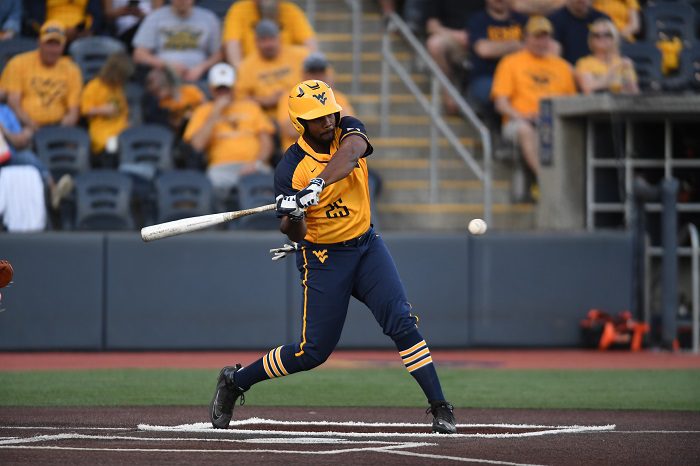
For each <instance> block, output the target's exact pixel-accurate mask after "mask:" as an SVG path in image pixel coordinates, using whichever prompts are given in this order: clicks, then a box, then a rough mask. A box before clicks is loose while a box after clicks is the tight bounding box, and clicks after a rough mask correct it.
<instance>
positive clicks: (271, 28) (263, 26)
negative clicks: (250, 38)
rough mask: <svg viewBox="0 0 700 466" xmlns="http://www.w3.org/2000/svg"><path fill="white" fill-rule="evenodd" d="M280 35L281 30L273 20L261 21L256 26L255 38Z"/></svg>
mask: <svg viewBox="0 0 700 466" xmlns="http://www.w3.org/2000/svg"><path fill="white" fill-rule="evenodd" d="M279 35H280V28H279V26H277V23H275V22H274V21H272V20H271V19H261V20H260V21H258V24H256V25H255V37H260V38H264V37H277V36H279Z"/></svg>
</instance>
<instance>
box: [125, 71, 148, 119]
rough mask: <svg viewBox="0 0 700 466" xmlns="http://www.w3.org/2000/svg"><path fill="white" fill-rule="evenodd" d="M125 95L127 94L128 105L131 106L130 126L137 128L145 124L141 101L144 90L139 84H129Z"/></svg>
mask: <svg viewBox="0 0 700 466" xmlns="http://www.w3.org/2000/svg"><path fill="white" fill-rule="evenodd" d="M124 93H125V94H126V103H127V105H128V106H129V124H130V125H131V126H137V125H140V124H141V123H143V111H142V105H141V100H142V97H143V93H144V89H143V86H142V85H141V84H139V83H135V82H131V81H130V82H128V83H126V86H124Z"/></svg>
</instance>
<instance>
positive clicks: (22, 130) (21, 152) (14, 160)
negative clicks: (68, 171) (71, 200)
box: [0, 90, 73, 209]
mask: <svg viewBox="0 0 700 466" xmlns="http://www.w3.org/2000/svg"><path fill="white" fill-rule="evenodd" d="M4 98H5V95H4V92H3V91H1V90H0V102H2V101H4ZM33 139H34V130H33V129H32V128H31V127H28V126H22V123H21V122H20V121H19V119H18V118H17V116H16V115H15V113H14V112H13V111H12V108H10V106H9V105H6V104H4V103H0V145H6V146H7V150H9V159H6V160H3V161H0V168H2V167H10V166H20V165H30V166H32V167H34V168H36V169H37V170H38V172H39V174H40V176H41V179H42V181H43V183H44V187H45V188H46V189H48V190H49V195H50V204H51V207H52V208H54V209H57V208H58V205H59V203H60V202H61V199H62V198H63V197H64V196H65V195H66V194H68V193H69V192H70V191H71V189H73V178H72V177H71V176H70V175H63V176H62V177H61V179H59V180H58V183H56V182H55V181H54V179H53V176H51V172H50V171H49V170H48V168H46V165H44V164H43V163H42V162H41V160H40V159H39V157H37V155H36V154H35V153H34V152H33V151H32V149H31V147H32V142H33ZM2 143H4V144H2ZM2 152H4V151H3V150H0V156H1V155H2Z"/></svg>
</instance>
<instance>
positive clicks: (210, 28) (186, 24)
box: [132, 0, 222, 82]
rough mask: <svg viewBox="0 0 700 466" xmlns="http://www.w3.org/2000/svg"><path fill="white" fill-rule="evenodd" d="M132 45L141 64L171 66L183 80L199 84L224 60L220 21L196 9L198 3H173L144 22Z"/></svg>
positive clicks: (173, 0)
mask: <svg viewBox="0 0 700 466" xmlns="http://www.w3.org/2000/svg"><path fill="white" fill-rule="evenodd" d="M132 45H133V47H134V61H135V62H136V63H137V64H140V65H144V66H147V67H150V68H163V67H165V66H169V67H171V68H172V69H173V70H175V72H176V73H177V75H178V76H179V77H180V78H182V79H183V80H185V81H191V82H195V81H198V80H200V78H202V77H203V76H205V75H206V72H207V70H209V68H210V67H211V66H212V65H214V64H215V63H217V62H219V61H220V60H221V57H222V55H221V32H220V25H219V19H218V18H217V17H216V15H214V13H212V12H211V11H209V10H207V9H205V8H200V7H197V6H194V0H171V2H170V5H165V6H163V7H161V8H158V9H157V10H155V11H153V12H151V13H149V14H148V15H147V16H146V17H145V18H144V19H143V21H142V22H141V25H140V26H139V28H138V30H137V31H136V35H135V36H134V40H133V43H132Z"/></svg>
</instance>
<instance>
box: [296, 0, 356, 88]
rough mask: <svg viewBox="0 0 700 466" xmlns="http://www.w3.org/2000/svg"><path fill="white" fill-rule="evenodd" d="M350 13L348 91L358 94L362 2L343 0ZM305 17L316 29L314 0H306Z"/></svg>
mask: <svg viewBox="0 0 700 466" xmlns="http://www.w3.org/2000/svg"><path fill="white" fill-rule="evenodd" d="M345 5H347V7H348V8H350V13H351V15H352V19H351V21H352V80H351V85H350V86H351V87H350V93H351V94H352V95H353V96H356V95H358V94H360V92H361V81H360V78H361V77H362V2H361V1H360V0H345ZM306 17H307V18H308V19H309V22H310V23H311V25H312V26H313V28H314V29H316V0H306Z"/></svg>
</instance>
